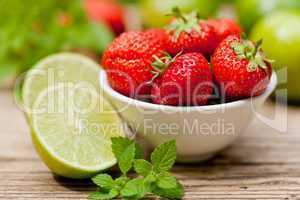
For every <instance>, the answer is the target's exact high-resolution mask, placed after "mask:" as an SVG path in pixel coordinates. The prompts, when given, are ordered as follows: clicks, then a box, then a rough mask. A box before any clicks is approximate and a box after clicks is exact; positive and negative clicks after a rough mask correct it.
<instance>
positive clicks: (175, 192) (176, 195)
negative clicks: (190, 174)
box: [152, 182, 184, 199]
mask: <svg viewBox="0 0 300 200" xmlns="http://www.w3.org/2000/svg"><path fill="white" fill-rule="evenodd" d="M152 192H153V193H154V194H156V195H158V196H161V197H164V198H168V199H181V198H182V197H183V195H184V190H183V186H182V185H181V184H180V183H178V182H177V185H176V187H175V188H171V189H163V188H159V187H158V186H156V185H154V186H153V187H152Z"/></svg>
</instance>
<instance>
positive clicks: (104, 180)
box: [92, 174, 115, 190]
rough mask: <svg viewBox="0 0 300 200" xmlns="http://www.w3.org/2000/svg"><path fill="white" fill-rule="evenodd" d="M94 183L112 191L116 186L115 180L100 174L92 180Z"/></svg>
mask: <svg viewBox="0 0 300 200" xmlns="http://www.w3.org/2000/svg"><path fill="white" fill-rule="evenodd" d="M92 181H93V182H94V183H95V184H96V185H98V186H99V187H101V188H103V189H104V190H111V189H112V188H113V187H114V185H115V182H114V180H113V179H112V177H111V176H110V175H108V174H98V175H97V176H94V177H93V178H92Z"/></svg>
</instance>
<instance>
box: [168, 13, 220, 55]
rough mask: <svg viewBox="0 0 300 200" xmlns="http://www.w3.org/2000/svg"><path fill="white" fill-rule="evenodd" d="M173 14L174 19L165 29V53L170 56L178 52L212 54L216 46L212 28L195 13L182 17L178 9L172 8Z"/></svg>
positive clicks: (214, 33)
mask: <svg viewBox="0 0 300 200" xmlns="http://www.w3.org/2000/svg"><path fill="white" fill-rule="evenodd" d="M173 12H174V15H175V16H176V18H175V19H174V20H172V21H171V23H170V24H169V26H168V27H167V34H168V40H169V42H168V43H169V44H168V48H167V51H168V52H169V53H170V54H172V55H176V54H178V53H179V52H183V53H189V52H200V53H202V54H204V55H210V54H212V53H213V50H214V48H215V46H216V32H215V30H214V27H213V26H211V25H209V24H207V23H206V22H204V21H202V20H200V19H199V17H198V15H197V13H191V14H189V15H185V16H184V15H182V14H181V12H180V11H179V9H178V8H174V9H173Z"/></svg>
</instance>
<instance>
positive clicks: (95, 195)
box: [88, 189, 119, 200]
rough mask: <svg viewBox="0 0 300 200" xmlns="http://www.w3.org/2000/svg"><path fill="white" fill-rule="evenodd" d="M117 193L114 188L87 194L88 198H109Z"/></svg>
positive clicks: (104, 199) (99, 199)
mask: <svg viewBox="0 0 300 200" xmlns="http://www.w3.org/2000/svg"><path fill="white" fill-rule="evenodd" d="M118 195H119V192H118V191H117V190H116V189H112V190H110V191H109V192H108V193H104V192H101V191H99V192H92V193H91V194H90V195H89V196H88V199H90V200H110V199H113V198H115V197H117V196H118Z"/></svg>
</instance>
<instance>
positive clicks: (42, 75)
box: [22, 53, 100, 116]
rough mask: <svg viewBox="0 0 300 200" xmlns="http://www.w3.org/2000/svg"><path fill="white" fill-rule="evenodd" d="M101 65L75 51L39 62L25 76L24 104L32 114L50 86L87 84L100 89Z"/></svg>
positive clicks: (52, 56)
mask: <svg viewBox="0 0 300 200" xmlns="http://www.w3.org/2000/svg"><path fill="white" fill-rule="evenodd" d="M99 71H100V66H99V65H98V64H97V63H96V62H94V61H93V60H91V59H89V58H88V57H85V56H82V55H80V54H75V53H59V54H54V55H51V56H48V57H46V58H44V59H42V60H41V61H40V62H38V63H37V64H36V65H35V66H34V67H33V68H32V69H31V70H30V71H29V72H28V73H27V74H26V76H25V80H24V85H23V91H22V92H23V94H22V100H23V106H24V110H25V112H26V113H27V114H29V116H30V112H31V109H32V106H33V104H34V102H35V100H36V98H37V97H38V95H39V94H40V93H41V91H43V90H45V89H46V88H48V87H52V86H59V85H66V84H85V85H89V87H93V88H94V89H95V90H99V84H98V75H99Z"/></svg>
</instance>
